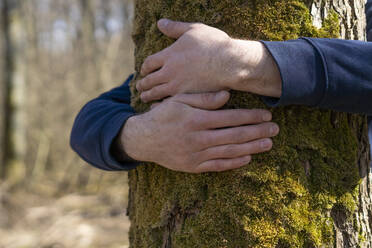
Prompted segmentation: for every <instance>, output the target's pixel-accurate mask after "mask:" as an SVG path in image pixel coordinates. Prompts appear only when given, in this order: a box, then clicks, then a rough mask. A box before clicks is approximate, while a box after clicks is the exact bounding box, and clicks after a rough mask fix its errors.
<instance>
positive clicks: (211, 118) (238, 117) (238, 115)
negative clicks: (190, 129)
mask: <svg viewBox="0 0 372 248" xmlns="http://www.w3.org/2000/svg"><path fill="white" fill-rule="evenodd" d="M271 118H272V115H271V113H270V111H268V110H264V109H250V110H248V109H228V110H218V111H207V112H206V113H205V115H204V116H203V118H201V122H202V123H200V124H201V127H204V128H209V129H216V128H223V127H237V126H245V125H248V124H259V123H262V122H267V121H270V120H271Z"/></svg>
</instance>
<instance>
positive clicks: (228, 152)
mask: <svg viewBox="0 0 372 248" xmlns="http://www.w3.org/2000/svg"><path fill="white" fill-rule="evenodd" d="M235 152H236V149H235V145H226V146H224V147H223V149H222V154H223V155H224V156H233V155H234V153H235Z"/></svg>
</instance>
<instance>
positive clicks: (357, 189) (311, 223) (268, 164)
mask: <svg viewBox="0 0 372 248" xmlns="http://www.w3.org/2000/svg"><path fill="white" fill-rule="evenodd" d="M364 3H365V1H364V0H345V1H335V0H314V1H310V0H304V1H298V0H290V1H288V0H260V1H254V0H252V1H244V0H236V1H227V0H198V1H191V0H183V1H181V0H168V1H164V0H151V1H147V0H137V1H136V10H135V11H136V13H135V21H134V31H133V39H134V42H135V44H136V53H135V56H136V71H137V72H138V71H139V69H140V65H141V64H142V62H143V60H144V58H146V57H147V56H148V55H150V54H152V53H154V52H157V51H159V50H161V49H163V48H165V47H166V46H168V45H170V44H171V43H172V42H173V40H171V39H168V38H166V37H164V36H163V35H161V33H160V32H159V31H158V30H157V28H156V21H157V20H158V19H160V18H161V17H167V18H171V19H175V20H181V21H190V22H203V23H206V24H208V25H211V26H214V27H217V28H220V29H222V30H224V31H226V32H227V33H228V34H230V35H231V36H232V37H235V38H241V39H255V40H258V39H265V40H287V39H294V38H297V37H299V36H312V37H339V36H341V37H342V38H348V39H364V38H365V28H364V26H365V19H364V18H365V17H364ZM134 85H135V82H133V83H132V92H133V95H134V97H133V101H132V105H133V106H134V107H135V108H136V110H137V111H144V110H146V109H148V107H149V106H148V105H145V104H143V103H141V102H140V100H139V97H138V92H136V90H135V87H133V86H134ZM226 107H227V108H267V107H266V106H265V105H264V104H263V103H262V102H261V101H260V99H259V98H258V97H256V96H253V95H250V94H247V93H241V92H233V96H232V99H231V100H230V102H229V103H228V104H227V106H226ZM272 111H273V119H274V121H275V122H277V123H278V124H279V125H280V127H281V134H280V135H279V136H278V137H277V138H275V139H274V149H273V151H271V152H270V153H268V154H263V155H258V156H255V158H254V161H253V162H252V163H251V164H249V165H247V166H245V167H244V168H241V169H238V170H234V171H230V172H224V173H205V174H202V175H190V174H185V173H178V172H173V171H170V170H167V169H164V168H163V167H161V166H158V165H155V164H146V165H143V166H140V167H138V168H137V169H136V170H133V171H131V172H130V173H129V185H130V193H129V197H130V199H129V206H128V214H129V217H130V220H131V224H132V225H131V229H130V243H131V247H132V248H137V247H162V248H171V247H180V248H181V247H214V248H215V247H232V248H236V247H278V248H279V247H371V246H372V233H371V229H372V208H371V192H370V191H371V187H370V180H371V175H370V168H369V156H370V154H369V144H368V136H367V123H366V117H365V116H361V115H352V114H347V113H339V112H333V111H328V110H318V109H314V108H308V107H297V106H292V107H285V108H275V109H272Z"/></svg>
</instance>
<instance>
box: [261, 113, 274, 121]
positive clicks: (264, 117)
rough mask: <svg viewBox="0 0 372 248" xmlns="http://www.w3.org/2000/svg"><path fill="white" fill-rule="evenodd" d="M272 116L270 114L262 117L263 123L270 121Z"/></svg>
mask: <svg viewBox="0 0 372 248" xmlns="http://www.w3.org/2000/svg"><path fill="white" fill-rule="evenodd" d="M271 118H272V115H271V113H265V114H264V115H263V117H262V119H263V120H264V121H271Z"/></svg>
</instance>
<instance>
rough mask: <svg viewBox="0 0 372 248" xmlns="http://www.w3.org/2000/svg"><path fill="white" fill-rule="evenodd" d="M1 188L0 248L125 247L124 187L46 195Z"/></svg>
mask: <svg viewBox="0 0 372 248" xmlns="http://www.w3.org/2000/svg"><path fill="white" fill-rule="evenodd" d="M4 188H5V187H1V186H0V248H67V247H68V248H72V247H73V248H88V247H89V248H101V247H105V248H127V247H128V230H129V226H130V223H129V220H128V218H127V216H126V202H127V200H126V195H124V194H125V193H123V192H124V191H125V189H119V192H117V193H115V190H111V192H107V191H103V193H99V194H78V193H73V194H63V195H59V196H45V195H41V194H36V193H30V192H28V191H30V190H28V191H27V190H25V189H22V190H15V191H13V190H12V191H11V192H9V191H8V190H5V189H4Z"/></svg>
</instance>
